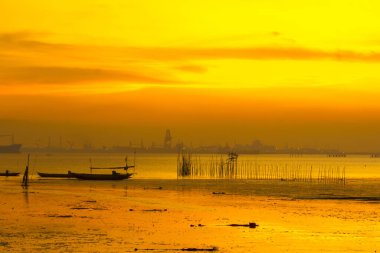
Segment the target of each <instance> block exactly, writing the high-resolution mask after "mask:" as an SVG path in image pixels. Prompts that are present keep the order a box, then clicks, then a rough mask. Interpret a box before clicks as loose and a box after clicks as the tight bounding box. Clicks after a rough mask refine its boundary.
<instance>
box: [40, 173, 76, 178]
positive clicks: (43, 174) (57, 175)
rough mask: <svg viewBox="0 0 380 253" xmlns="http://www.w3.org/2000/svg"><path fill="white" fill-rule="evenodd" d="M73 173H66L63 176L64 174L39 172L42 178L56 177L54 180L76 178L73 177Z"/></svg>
mask: <svg viewBox="0 0 380 253" xmlns="http://www.w3.org/2000/svg"><path fill="white" fill-rule="evenodd" d="M72 174H73V173H70V172H69V173H66V174H62V173H42V172H38V175H39V176H40V177H50V178H51V177H54V178H74V176H73V175H72Z"/></svg>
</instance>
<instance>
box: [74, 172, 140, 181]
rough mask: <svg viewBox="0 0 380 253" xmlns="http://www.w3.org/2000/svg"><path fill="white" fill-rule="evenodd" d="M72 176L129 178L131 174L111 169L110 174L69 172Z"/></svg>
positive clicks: (87, 178) (101, 178) (100, 178)
mask: <svg viewBox="0 0 380 253" xmlns="http://www.w3.org/2000/svg"><path fill="white" fill-rule="evenodd" d="M71 175H73V176H74V177H76V178H78V179H82V180H123V179H128V178H130V177H131V176H132V175H133V174H132V173H126V174H121V173H117V172H116V171H112V173H111V174H86V173H71Z"/></svg>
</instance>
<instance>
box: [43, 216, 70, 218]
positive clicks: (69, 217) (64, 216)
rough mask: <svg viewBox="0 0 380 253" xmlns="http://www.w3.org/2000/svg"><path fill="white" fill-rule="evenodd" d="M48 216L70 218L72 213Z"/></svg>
mask: <svg viewBox="0 0 380 253" xmlns="http://www.w3.org/2000/svg"><path fill="white" fill-rule="evenodd" d="M48 217H50V218H72V217H73V216H72V215H48Z"/></svg>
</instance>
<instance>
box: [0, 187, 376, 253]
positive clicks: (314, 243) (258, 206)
mask: <svg viewBox="0 0 380 253" xmlns="http://www.w3.org/2000/svg"><path fill="white" fill-rule="evenodd" d="M174 182H175V181H174ZM172 184H174V183H172ZM176 184H180V183H176ZM157 185H160V187H157ZM0 188H1V191H0V251H1V252H135V251H137V252H183V249H190V248H197V249H205V250H207V249H213V248H214V247H217V249H218V250H219V252H376V251H377V252H378V251H379V249H380V208H379V207H380V204H379V202H378V201H360V200H315V199H313V200H310V199H294V198H289V197H278V196H277V197H276V196H271V197H268V196H258V195H239V194H229V192H214V194H213V191H212V189H207V188H204V189H199V188H191V187H190V188H186V189H183V188H181V187H178V188H176V189H174V188H173V187H172V186H171V185H166V184H165V181H159V180H157V181H156V185H152V184H149V185H148V184H146V183H144V181H139V180H130V181H125V182H119V183H116V184H115V183H112V182H107V183H106V182H101V183H96V182H91V183H89V182H84V181H75V182H72V181H65V180H34V181H32V183H31V185H30V186H29V188H28V189H23V188H22V187H21V186H20V184H19V181H15V180H2V181H1V182H0ZM249 222H255V223H257V224H258V225H259V226H258V227H256V228H249V227H231V226H228V225H229V224H248V223H249Z"/></svg>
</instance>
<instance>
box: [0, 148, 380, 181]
mask: <svg viewBox="0 0 380 253" xmlns="http://www.w3.org/2000/svg"><path fill="white" fill-rule="evenodd" d="M211 157H212V156H211V155H199V158H200V159H201V160H202V161H206V162H207V161H208V160H210V159H211ZM125 158H126V154H122V153H96V154H94V153H88V154H87V153H53V154H31V156H30V171H31V173H32V174H36V173H37V172H47V173H65V172H67V171H68V170H70V171H73V172H82V173H83V172H90V170H89V167H90V165H91V164H92V166H94V167H107V166H123V165H124V164H125ZM238 159H239V162H243V161H247V162H250V163H251V164H256V166H268V167H270V166H279V165H280V166H284V165H292V164H293V165H294V164H296V165H299V166H304V167H306V166H313V168H315V170H314V171H316V170H317V169H318V168H320V167H324V168H337V167H339V168H341V169H343V168H344V169H345V174H346V178H347V179H357V178H367V179H368V178H373V179H380V158H371V157H369V156H364V155H363V156H359V155H357V156H347V157H327V156H325V155H305V156H297V157H291V156H289V155H241V156H239V158H238ZM26 161H27V154H0V171H5V170H6V169H8V170H10V171H16V172H22V171H23V170H24V168H25V165H26ZM134 162H135V164H136V168H135V169H131V170H132V172H135V173H136V174H135V176H134V178H136V179H175V178H176V177H177V155H176V154H137V155H136V157H134V156H133V155H129V156H128V164H133V163H134Z"/></svg>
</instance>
